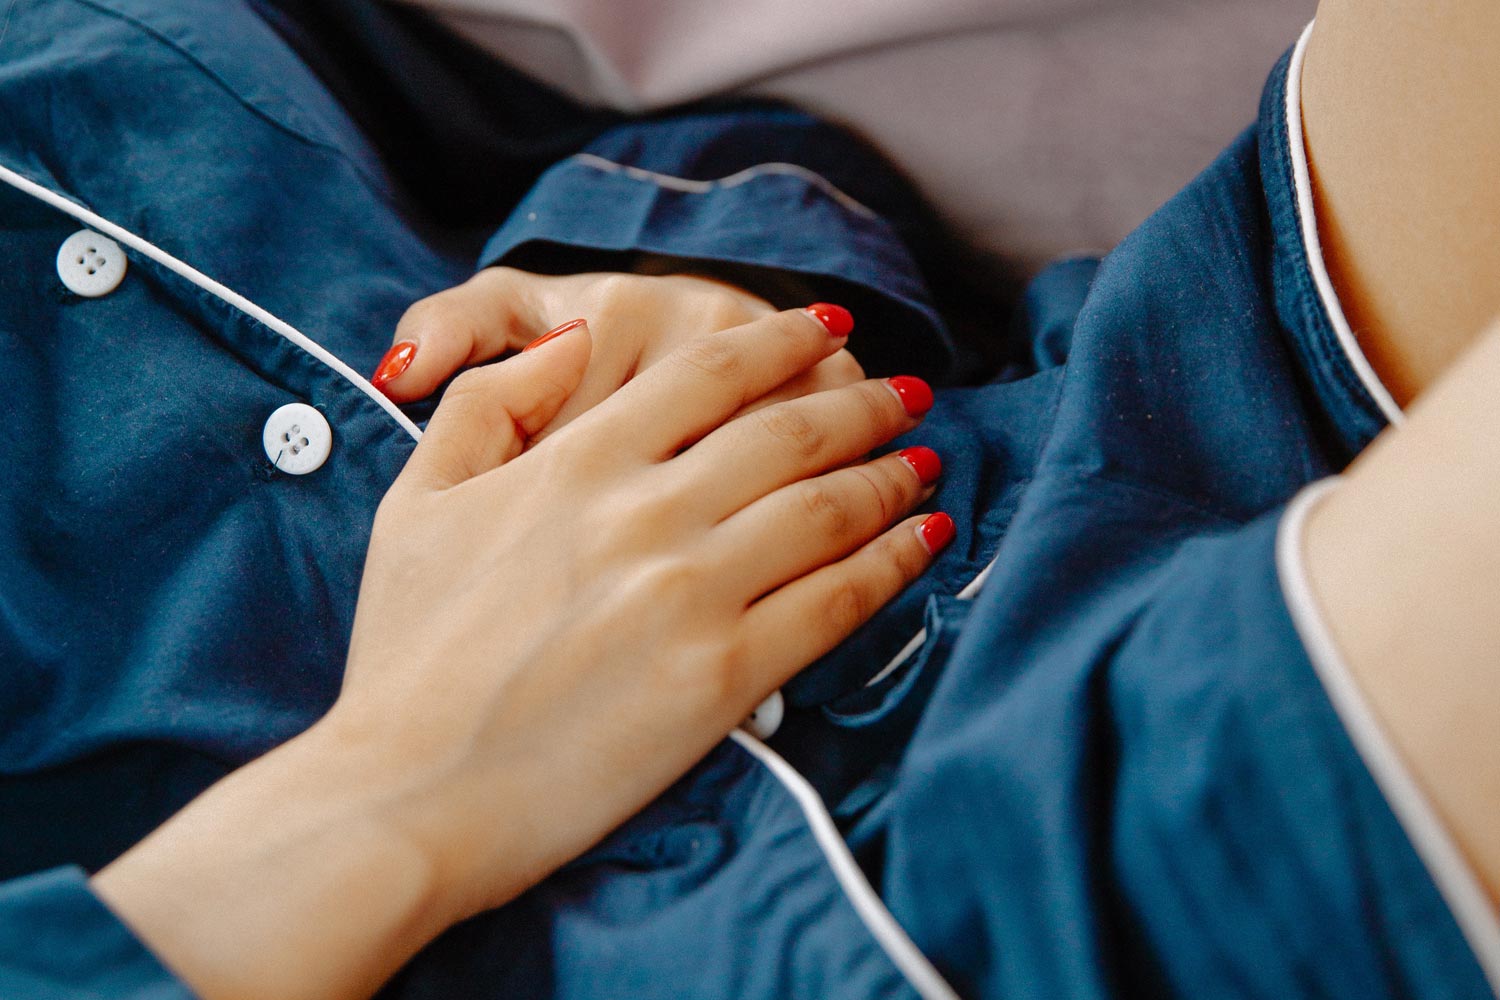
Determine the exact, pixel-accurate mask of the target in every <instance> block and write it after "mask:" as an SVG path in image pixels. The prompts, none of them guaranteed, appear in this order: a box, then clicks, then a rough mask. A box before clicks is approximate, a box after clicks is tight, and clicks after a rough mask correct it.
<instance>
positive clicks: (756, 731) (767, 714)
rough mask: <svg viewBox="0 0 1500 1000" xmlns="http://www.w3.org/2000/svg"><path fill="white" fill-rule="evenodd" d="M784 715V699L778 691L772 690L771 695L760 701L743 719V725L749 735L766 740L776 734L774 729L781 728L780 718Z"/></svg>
mask: <svg viewBox="0 0 1500 1000" xmlns="http://www.w3.org/2000/svg"><path fill="white" fill-rule="evenodd" d="M785 716H786V700H785V699H784V698H782V697H781V692H780V691H772V692H771V697H769V698H767V699H766V700H765V701H763V702H761V703H760V705H758V706H757V707H756V709H755V711H753V712H751V713H750V717H749V718H748V719H746V720H745V727H744V728H746V729H748V730H749V731H750V735H751V736H754V737H756V738H757V739H762V740H768V739H770V738H771V737H772V736H775V735H776V730H778V729H780V728H781V720H782V718H784V717H785Z"/></svg>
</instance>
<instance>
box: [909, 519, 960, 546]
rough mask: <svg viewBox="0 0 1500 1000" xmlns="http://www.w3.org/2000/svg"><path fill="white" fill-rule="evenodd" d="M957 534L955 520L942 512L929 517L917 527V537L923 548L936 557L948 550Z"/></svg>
mask: <svg viewBox="0 0 1500 1000" xmlns="http://www.w3.org/2000/svg"><path fill="white" fill-rule="evenodd" d="M955 533H956V529H955V528H954V527H953V518H951V517H949V516H948V515H947V514H944V513H943V512H942V511H938V512H937V513H936V514H932V515H930V516H928V518H927V520H925V521H923V522H922V523H921V524H919V525H917V537H918V538H920V539H921V540H922V546H923V547H924V548H925V549H927V554H928V555H934V556H935V555H937V554H938V553H939V552H941V551H943V549H945V548H947V547H948V543H949V542H951V541H953V536H954V534H955Z"/></svg>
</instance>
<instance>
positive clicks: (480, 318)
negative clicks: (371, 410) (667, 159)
mask: <svg viewBox="0 0 1500 1000" xmlns="http://www.w3.org/2000/svg"><path fill="white" fill-rule="evenodd" d="M774 312H775V310H774V309H773V308H772V306H771V304H770V303H769V302H766V301H765V300H764V299H761V298H757V297H756V296H754V295H751V294H750V293H749V292H746V291H743V290H741V289H739V288H735V287H733V286H731V285H727V284H724V283H723V282H719V281H714V280H712V279H709V278H700V277H693V276H688V275H672V276H668V277H651V276H646V275H638V274H577V275H566V276H562V277H550V276H546V275H539V274H531V273H528V272H526V271H517V270H515V269H513V268H508V267H490V268H486V269H484V270H483V271H480V272H479V273H478V274H476V275H475V276H474V277H472V278H470V279H469V280H468V281H466V282H464V283H463V284H462V285H459V286H457V287H455V288H450V289H448V290H446V291H443V292H439V293H437V294H436V295H431V296H428V297H427V298H425V299H423V300H422V301H420V302H418V303H416V304H415V305H413V306H412V307H411V308H410V309H408V310H407V312H406V315H405V316H403V317H402V318H401V322H400V323H399V324H398V325H397V327H396V334H395V343H394V344H393V346H392V347H391V349H390V350H389V351H388V352H387V353H386V356H385V357H384V358H383V359H382V360H381V363H380V365H379V366H378V367H377V368H376V371H375V373H374V375H373V376H372V378H371V381H372V382H373V383H374V384H375V386H376V387H377V388H379V389H380V390H381V391H383V392H384V393H385V394H386V395H388V396H389V397H390V398H391V399H393V400H395V401H396V402H398V403H409V402H413V401H415V400H418V399H425V398H426V397H427V396H429V395H431V394H432V392H433V391H434V390H435V389H437V387H438V386H439V385H441V384H442V383H443V382H444V381H446V380H447V379H448V378H449V377H450V376H452V375H453V374H454V373H455V372H458V371H460V370H462V369H464V368H469V367H472V366H474V365H478V364H481V363H483V362H485V361H490V360H492V359H494V358H497V357H500V356H501V355H502V354H505V353H506V352H509V351H519V350H521V349H523V348H524V347H526V346H527V345H528V344H531V343H532V342H533V341H535V340H536V339H537V338H538V337H541V336H543V335H544V333H545V332H546V331H548V330H551V329H553V328H555V327H557V326H558V325H559V324H562V323H564V322H566V321H568V320H571V319H572V318H573V317H575V316H586V317H588V321H589V327H590V329H591V330H592V332H593V335H594V351H593V356H592V359H591V360H590V362H589V368H588V371H587V372H585V373H584V376H583V381H582V382H581V383H580V384H579V386H578V388H577V389H576V390H575V391H574V392H573V394H572V396H570V397H569V399H568V401H567V402H566V403H565V404H563V407H562V409H560V410H559V411H558V414H557V416H556V417H555V418H554V419H553V421H552V423H551V425H550V426H549V427H547V428H545V429H544V430H543V432H542V433H541V434H539V435H537V437H538V439H539V438H540V437H543V436H545V434H547V433H550V432H551V431H552V430H555V429H557V428H559V427H562V426H563V425H564V424H567V423H569V422H570V421H572V420H573V419H574V418H576V417H577V416H578V415H579V414H581V413H583V412H585V411H586V410H589V409H591V408H592V407H594V406H596V405H597V404H599V403H600V402H602V401H603V400H604V399H606V398H608V397H609V396H610V395H611V394H612V393H614V391H615V390H616V389H618V388H620V386H622V385H624V384H625V383H626V382H628V381H630V379H632V378H634V377H635V375H636V374H637V373H638V372H641V371H644V370H645V369H646V368H649V367H650V366H651V365H653V364H655V363H656V362H658V361H660V360H661V359H662V358H664V357H666V356H667V355H668V354H670V353H671V352H672V351H673V350H675V349H676V348H677V347H680V346H681V345H683V344H685V343H687V342H688V341H689V340H693V339H696V338H698V337H702V336H705V335H706V334H710V333H715V332H717V331H719V330H727V329H729V328H730V327H735V326H741V325H742V324H745V323H749V322H751V321H752V320H756V319H760V318H762V317H765V316H769V315H771V314H772V313H774ZM829 315H830V316H835V317H837V322H839V323H842V324H843V332H844V333H848V332H849V330H848V327H849V314H848V313H847V312H844V311H843V310H841V309H837V307H831V311H830V313H829ZM864 377H865V374H864V371H863V369H861V368H860V366H859V363H858V362H857V361H855V360H854V357H853V356H852V355H851V354H850V353H849V352H848V351H843V350H840V351H835V352H834V353H833V354H831V355H830V356H829V357H827V358H825V359H823V360H822V361H820V362H819V363H818V364H817V365H814V366H813V367H812V368H811V369H810V370H808V371H806V372H803V373H801V374H799V375H798V376H797V377H795V378H793V379H791V380H789V381H788V382H787V383H786V384H784V385H782V386H778V387H777V390H776V391H775V392H772V393H769V394H768V395H767V396H765V397H764V398H762V399H757V400H753V401H751V402H750V403H749V404H748V408H750V409H753V408H755V407H757V406H766V405H769V404H771V403H776V402H780V401H781V400H784V399H795V398H797V397H798V396H805V395H807V394H808V393H811V392H819V391H821V390H824V389H836V388H839V387H840V386H845V385H852V384H854V383H855V382H858V381H859V380H861V379H863V378H864Z"/></svg>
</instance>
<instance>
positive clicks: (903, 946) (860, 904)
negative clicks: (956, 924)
mask: <svg viewBox="0 0 1500 1000" xmlns="http://www.w3.org/2000/svg"><path fill="white" fill-rule="evenodd" d="M729 738H730V739H732V740H734V742H736V743H738V744H739V745H740V747H741V748H742V749H744V750H745V752H747V753H749V754H750V756H752V757H754V758H755V759H756V760H758V761H759V762H760V763H761V764H764V765H765V767H766V769H767V770H769V771H770V772H771V774H773V775H774V776H775V777H776V779H777V780H778V781H780V782H781V784H782V786H783V787H785V788H786V790H787V791H788V792H789V793H791V796H792V798H793V800H795V801H796V803H797V805H798V807H799V808H801V810H802V814H803V815H804V816H806V817H807V825H808V826H809V827H811V828H812V834H813V839H814V840H815V841H817V844H818V847H819V848H820V849H821V850H822V851H823V855H824V857H826V858H827V859H828V866H829V867H830V868H831V869H833V875H834V877H835V878H836V879H838V883H839V887H840V888H841V889H843V890H844V895H845V896H846V897H848V899H849V903H850V905H852V906H853V907H854V912H855V913H857V914H858V915H859V919H860V920H861V921H863V922H864V925H865V927H867V928H868V929H869V931H870V934H871V936H872V937H874V938H875V941H876V943H877V944H879V945H880V947H881V949H882V950H883V951H884V952H885V953H886V955H887V956H889V957H890V960H891V962H892V963H893V964H894V965H895V966H896V968H897V969H899V970H900V972H901V974H902V975H903V976H905V977H906V981H907V982H909V983H911V985H912V988H913V989H915V990H916V991H917V994H918V995H919V996H921V997H922V998H923V1000H958V994H957V993H956V992H954V990H953V987H951V986H949V985H948V983H947V982H946V981H945V980H944V979H943V977H942V976H941V975H940V974H939V973H938V971H937V969H935V968H933V965H932V963H931V962H929V961H928V960H927V956H926V955H924V954H922V952H921V950H920V949H919V948H918V947H917V946H916V944H914V943H913V942H912V939H911V938H910V937H908V936H907V934H906V931H904V930H903V929H902V928H901V925H900V924H899V923H897V922H896V918H895V917H894V916H892V915H891V911H890V910H888V909H886V907H885V903H883V902H881V899H880V896H879V895H878V894H877V893H876V892H875V890H874V888H872V887H871V885H870V882H869V880H868V879H866V878H865V873H864V872H863V871H861V870H860V867H859V865H858V864H857V863H856V862H855V860H854V855H852V854H850V853H849V845H847V844H845V843H844V838H843V837H841V836H840V835H839V831H838V827H837V826H835V825H834V822H833V817H832V816H830V815H828V810H827V808H826V807H824V805H823V800H822V799H821V798H819V797H818V793H817V791H816V790H815V789H814V788H813V787H812V785H810V784H808V783H807V779H806V778H804V777H802V775H800V774H798V773H797V771H796V769H795V768H793V767H792V765H790V764H788V763H787V762H786V761H785V760H784V759H783V758H782V757H781V756H780V755H779V754H777V753H776V751H774V750H772V749H771V748H770V747H768V746H766V745H765V744H764V743H762V742H761V741H760V740H758V739H756V738H755V737H754V736H751V735H750V734H749V733H747V732H745V731H744V730H742V729H736V730H735V731H734V732H732V733H730V734H729Z"/></svg>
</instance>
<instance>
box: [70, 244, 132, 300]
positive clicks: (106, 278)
mask: <svg viewBox="0 0 1500 1000" xmlns="http://www.w3.org/2000/svg"><path fill="white" fill-rule="evenodd" d="M57 276H58V277H59V278H61V279H62V283H63V284H64V285H67V286H68V291H70V292H73V293H74V294H76V295H82V296H83V297H84V298H89V299H97V298H98V297H99V296H101V295H108V294H109V293H110V292H112V291H114V290H115V289H116V288H119V287H120V282H121V281H123V280H124V278H125V251H123V250H121V249H120V244H118V243H116V242H115V241H114V240H112V239H110V238H109V237H108V236H100V235H99V234H98V233H94V232H90V231H89V230H87V229H81V230H79V231H78V232H76V233H74V234H73V235H72V236H69V237H68V238H67V239H65V240H63V245H62V246H61V247H60V248H59V249H58V251H57Z"/></svg>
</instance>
